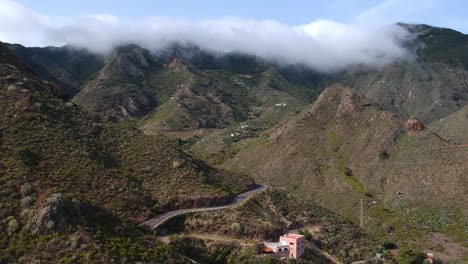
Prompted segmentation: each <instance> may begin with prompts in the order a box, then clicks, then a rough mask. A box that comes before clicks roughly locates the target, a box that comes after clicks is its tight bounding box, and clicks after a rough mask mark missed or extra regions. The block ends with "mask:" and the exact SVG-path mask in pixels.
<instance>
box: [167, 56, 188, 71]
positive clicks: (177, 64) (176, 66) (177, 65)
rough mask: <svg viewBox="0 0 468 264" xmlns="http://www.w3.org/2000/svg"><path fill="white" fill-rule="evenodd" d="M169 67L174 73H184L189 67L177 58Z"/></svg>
mask: <svg viewBox="0 0 468 264" xmlns="http://www.w3.org/2000/svg"><path fill="white" fill-rule="evenodd" d="M167 67H168V68H171V69H173V70H174V72H182V71H186V70H187V65H186V64H185V63H184V62H183V61H182V60H180V59H177V58H175V59H174V60H172V62H171V63H169V65H167Z"/></svg>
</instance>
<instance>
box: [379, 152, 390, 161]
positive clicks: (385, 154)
mask: <svg viewBox="0 0 468 264" xmlns="http://www.w3.org/2000/svg"><path fill="white" fill-rule="evenodd" d="M389 157H390V155H388V152H387V151H385V150H382V152H380V154H379V158H380V159H382V160H383V159H388V158H389Z"/></svg>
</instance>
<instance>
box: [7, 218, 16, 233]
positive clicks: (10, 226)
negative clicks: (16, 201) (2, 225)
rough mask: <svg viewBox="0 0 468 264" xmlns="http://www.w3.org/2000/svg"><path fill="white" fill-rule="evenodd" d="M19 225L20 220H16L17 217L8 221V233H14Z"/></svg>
mask: <svg viewBox="0 0 468 264" xmlns="http://www.w3.org/2000/svg"><path fill="white" fill-rule="evenodd" d="M18 227H19V224H18V221H16V219H12V220H10V221H9V222H8V228H7V231H8V233H10V234H11V233H14V232H16V230H18Z"/></svg>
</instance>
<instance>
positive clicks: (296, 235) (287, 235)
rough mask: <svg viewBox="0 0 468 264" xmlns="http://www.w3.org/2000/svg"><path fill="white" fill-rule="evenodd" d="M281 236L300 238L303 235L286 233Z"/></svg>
mask: <svg viewBox="0 0 468 264" xmlns="http://www.w3.org/2000/svg"><path fill="white" fill-rule="evenodd" d="M283 237H287V238H295V239H298V238H302V237H304V236H303V235H299V234H286V235H283Z"/></svg>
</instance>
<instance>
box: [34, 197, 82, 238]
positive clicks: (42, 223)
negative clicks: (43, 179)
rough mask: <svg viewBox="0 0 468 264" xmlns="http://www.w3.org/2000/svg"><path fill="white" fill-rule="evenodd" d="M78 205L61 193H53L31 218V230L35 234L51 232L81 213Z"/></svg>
mask: <svg viewBox="0 0 468 264" xmlns="http://www.w3.org/2000/svg"><path fill="white" fill-rule="evenodd" d="M79 211H80V210H79V208H78V205H77V204H76V203H74V202H72V201H70V200H68V199H67V198H65V197H63V195H62V194H60V193H55V194H52V195H51V196H50V197H49V198H47V200H46V201H45V202H44V204H43V205H42V207H41V209H39V210H38V211H37V213H36V215H35V216H34V217H33V218H32V219H31V222H30V225H29V226H30V230H31V232H32V233H34V234H49V233H51V232H53V231H54V230H56V229H57V228H59V227H60V226H62V225H64V224H65V223H66V222H67V220H68V219H69V218H70V217H72V216H74V215H78V214H79Z"/></svg>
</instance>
